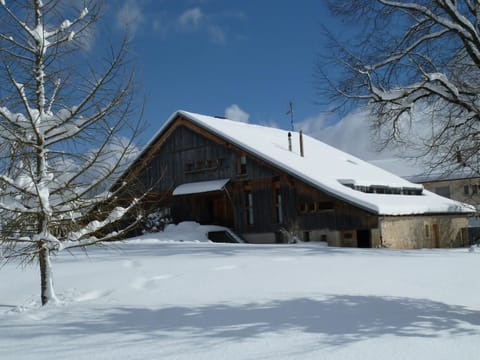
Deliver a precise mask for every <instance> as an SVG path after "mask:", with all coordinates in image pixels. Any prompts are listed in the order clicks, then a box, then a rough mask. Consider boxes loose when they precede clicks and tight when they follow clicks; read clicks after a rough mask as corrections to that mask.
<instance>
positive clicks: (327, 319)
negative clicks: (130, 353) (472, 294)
mask: <svg viewBox="0 0 480 360" xmlns="http://www.w3.org/2000/svg"><path fill="white" fill-rule="evenodd" d="M71 310H72V312H75V307H73V308H72V309H71ZM73 315H74V317H77V316H76V315H77V314H73ZM50 320H51V321H53V322H50ZM2 322H3V321H2ZM11 326H12V324H10V325H9V324H8V322H7V324H5V323H4V322H3V324H2V325H0V334H4V335H2V336H9V333H10V331H9V329H8V328H9V327H11ZM14 326H16V327H20V328H21V327H24V329H17V330H20V331H15V332H14V333H16V334H17V336H25V337H35V336H49V335H57V336H64V337H66V338H71V337H75V336H95V335H99V334H116V335H117V336H121V335H122V334H123V335H138V336H141V337H146V338H161V337H166V338H168V337H169V336H175V335H173V334H174V333H175V332H177V336H178V332H180V333H181V336H182V337H185V336H186V337H188V339H190V341H194V340H195V339H198V340H200V339H202V338H217V340H220V339H223V340H242V339H248V338H254V337H259V336H262V335H268V334H269V333H277V334H282V333H286V332H296V333H310V334H318V335H322V336H323V337H322V339H321V342H322V343H324V344H328V345H333V346H340V345H345V344H348V343H352V342H356V341H361V340H366V339H372V338H377V337H381V336H384V335H393V336H399V337H424V338H436V337H440V336H456V335H457V336H458V335H463V336H464V335H480V311H474V310H469V309H467V308H464V307H462V306H453V305H447V304H444V303H440V302H434V301H430V300H423V299H409V298H391V297H377V296H330V297H326V298H325V299H321V300H317V299H310V298H299V299H291V300H278V301H272V302H267V303H249V304H241V305H225V304H215V305H208V306H198V307H194V306H193V307H182V306H178V307H166V308H159V309H147V308H132V307H116V308H110V309H104V308H103V309H101V310H100V309H89V312H88V313H87V314H82V315H81V316H80V318H79V319H78V320H75V321H71V322H69V321H65V322H59V321H58V319H55V316H52V317H50V318H46V319H44V320H43V321H41V322H35V323H33V324H32V323H28V324H25V325H23V324H22V325H14ZM20 333H21V335H20ZM11 336H15V335H11Z"/></svg>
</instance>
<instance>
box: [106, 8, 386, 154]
mask: <svg viewBox="0 0 480 360" xmlns="http://www.w3.org/2000/svg"><path fill="white" fill-rule="evenodd" d="M108 13H109V14H110V16H114V19H113V21H114V23H115V27H116V28H117V29H122V28H123V27H124V26H125V25H127V27H128V29H129V31H130V33H131V34H132V35H133V36H134V42H133V51H134V52H135V58H136V62H137V68H138V69H139V70H140V82H141V85H142V89H143V91H144V92H145V95H146V108H145V118H146V120H147V122H148V124H149V128H148V131H147V136H146V137H147V138H149V135H151V134H152V133H154V132H155V131H156V130H157V129H158V128H159V127H160V126H161V125H162V124H163V122H164V121H165V120H166V119H167V118H168V117H169V116H170V114H172V113H173V112H174V111H175V110H177V109H183V110H187V111H192V112H198V113H203V114H208V115H220V116H225V115H227V116H228V117H233V118H235V119H237V120H240V121H248V122H250V123H257V124H265V125H273V126H277V127H281V128H290V117H289V116H288V115H286V112H287V110H288V104H289V101H292V102H293V106H294V116H295V122H296V123H297V125H296V129H299V128H300V127H301V128H303V129H304V131H305V132H307V133H310V134H311V135H313V136H316V137H318V138H320V139H321V140H323V141H325V142H327V143H330V144H332V145H334V146H337V147H339V148H341V149H342V150H345V151H348V152H351V153H353V154H355V155H357V156H360V157H362V158H364V159H367V160H369V159H376V158H384V157H385V156H387V155H386V154H381V155H380V154H376V153H375V152H374V151H373V148H372V146H371V141H370V139H369V130H368V123H367V121H365V117H366V115H365V114H364V113H361V112H359V113H358V114H356V115H357V116H355V114H353V116H352V115H350V116H347V117H346V119H342V120H341V121H338V116H335V115H333V116H332V115H328V114H325V110H328V108H327V107H325V106H324V105H319V102H322V101H323V100H324V99H321V98H319V97H318V96H317V94H316V91H315V76H314V72H315V64H316V61H317V59H318V56H321V54H322V53H324V52H325V51H327V50H326V47H325V43H324V42H323V41H322V36H321V31H322V26H326V27H328V28H329V29H331V30H332V31H333V32H334V33H335V32H337V33H340V32H342V26H340V25H339V24H338V23H336V22H335V19H334V18H332V17H331V16H330V14H329V13H328V10H327V9H326V6H325V3H324V1H321V0H316V1H315V0H302V1H298V0H297V1H294V0H277V1H274V0H256V1H255V0H243V1H233V0H232V1H228V0H137V1H133V0H132V1H129V0H127V1H119V0H111V1H110V2H109V5H108ZM350 31H351V29H350ZM352 137H353V138H354V141H352Z"/></svg>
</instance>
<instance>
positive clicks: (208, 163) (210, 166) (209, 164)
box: [205, 160, 213, 169]
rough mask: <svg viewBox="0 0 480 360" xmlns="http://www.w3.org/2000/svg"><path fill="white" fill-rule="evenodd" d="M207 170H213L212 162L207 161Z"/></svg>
mask: <svg viewBox="0 0 480 360" xmlns="http://www.w3.org/2000/svg"><path fill="white" fill-rule="evenodd" d="M205 168H206V169H211V168H213V165H212V160H205Z"/></svg>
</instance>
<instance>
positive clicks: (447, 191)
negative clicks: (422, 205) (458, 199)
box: [435, 186, 450, 198]
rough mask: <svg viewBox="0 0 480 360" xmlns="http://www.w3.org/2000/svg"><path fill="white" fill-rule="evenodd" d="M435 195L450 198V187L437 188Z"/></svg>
mask: <svg viewBox="0 0 480 360" xmlns="http://www.w3.org/2000/svg"><path fill="white" fill-rule="evenodd" d="M435 193H437V194H438V195H440V196H444V197H447V198H450V186H438V187H436V188H435Z"/></svg>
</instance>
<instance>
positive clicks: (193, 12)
mask: <svg viewBox="0 0 480 360" xmlns="http://www.w3.org/2000/svg"><path fill="white" fill-rule="evenodd" d="M204 18H205V15H204V13H203V11H202V10H201V9H200V8H199V7H195V8H192V9H188V10H185V11H184V12H183V13H182V15H180V17H179V18H178V23H179V24H180V26H181V27H182V29H184V30H189V31H192V30H197V29H198V28H199V26H200V24H201V22H202V20H203V19H204Z"/></svg>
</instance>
